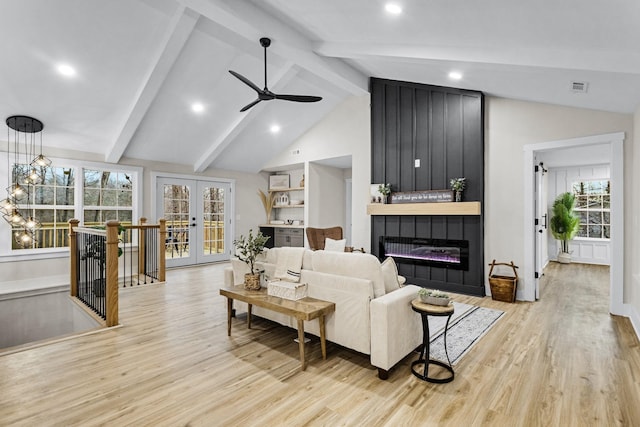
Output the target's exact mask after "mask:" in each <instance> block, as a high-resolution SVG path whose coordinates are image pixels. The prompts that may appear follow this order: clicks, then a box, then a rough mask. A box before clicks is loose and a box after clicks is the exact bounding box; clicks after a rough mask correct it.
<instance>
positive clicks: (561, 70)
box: [0, 0, 640, 172]
mask: <svg viewBox="0 0 640 427" xmlns="http://www.w3.org/2000/svg"><path fill="white" fill-rule="evenodd" d="M396 3H397V4H398V5H399V6H401V8H402V12H401V13H400V14H398V15H392V14H389V13H387V12H385V4H386V2H385V1H380V0H322V1H318V0H228V1H222V0H108V1H105V0H56V1H51V0H9V1H3V2H0V16H2V17H3V23H2V26H0V52H2V54H3V60H2V63H3V65H2V66H1V67H0V114H1V115H4V117H8V116H11V115H14V114H26V115H31V116H34V117H37V118H38V119H40V120H42V121H43V122H44V124H45V142H44V143H45V145H46V146H51V147H58V148H64V149H70V150H79V151H85V152H91V153H98V154H100V155H102V156H104V159H105V161H108V162H118V161H120V159H122V158H123V157H128V158H140V159H147V160H152V161H163V162H172V163H179V164H183V165H189V166H190V167H192V168H193V170H194V171H204V170H206V169H208V168H218V169H230V170H240V171H247V172H256V171H259V170H260V169H261V168H262V166H263V165H264V164H266V163H267V162H268V160H269V159H270V158H271V157H273V156H274V155H275V154H277V153H278V152H280V151H281V150H283V149H285V148H286V147H288V146H289V145H290V144H291V143H292V142H293V141H295V140H296V139H297V138H298V137H300V136H301V135H302V134H303V133H304V132H305V131H307V130H308V129H309V128H310V127H312V126H313V125H314V124H315V123H317V122H318V121H319V120H321V119H322V118H323V117H324V116H325V115H326V114H327V113H328V112H330V111H331V110H332V109H333V108H335V107H336V106H337V105H338V104H339V103H340V102H342V101H343V100H345V99H346V98H347V97H350V96H362V95H365V94H367V88H368V78H369V77H370V76H375V77H381V78H389V79H396V80H406V81H413V82H419V83H426V84H433V85H442V86H453V87H460V88H465V89H473V90H480V91H483V92H484V93H486V94H488V95H493V96H500V97H508V98H516V99H523V100H529V101H537V102H547V103H553V104H560V105H567V106H574V107H581V108H590V109H599V110H606V111H613V112H621V113H633V112H634V111H635V109H636V108H637V107H638V105H639V104H640V50H639V49H638V46H640V25H638V23H640V2H638V1H637V0H618V1H615V2H602V1H595V0H563V1H557V0H553V1H552V0H540V1H536V2H513V1H512V0H486V1H483V2H470V1H468V0H447V1H442V0H430V1H424V0H396ZM265 36H267V37H270V38H271V39H272V45H271V47H270V48H269V50H268V77H269V78H268V82H267V83H268V86H269V89H270V90H272V91H273V92H276V93H286V94H304V95H318V96H322V97H323V100H322V101H320V102H317V103H304V104H303V103H295V102H287V101H281V100H275V101H269V102H261V103H259V104H258V105H256V106H255V107H253V108H252V109H250V110H249V111H247V112H244V113H241V112H240V111H239V110H240V109H241V108H242V107H243V106H244V105H246V104H248V103H250V102H252V101H253V100H254V99H255V98H256V93H255V92H254V91H253V90H252V89H250V88H249V87H248V86H246V85H245V84H243V83H242V82H240V81H239V80H237V79H236V78H234V77H233V76H232V75H231V74H229V72H228V70H234V71H236V72H238V73H240V74H242V75H243V76H245V77H247V78H248V79H250V80H251V81H253V82H255V83H256V85H257V86H259V87H262V86H263V85H264V70H263V65H264V62H263V61H264V57H263V54H264V52H263V49H262V47H261V46H260V44H259V42H258V40H259V39H260V38H261V37H265ZM60 64H68V65H70V66H72V67H73V68H74V70H75V75H74V76H66V77H65V76H63V75H60V74H59V73H58V71H57V67H58V66H59V65H60ZM451 71H457V72H459V73H461V74H462V78H461V79H459V80H455V81H454V80H451V79H450V78H449V77H448V74H449V73H450V72H451ZM573 82H580V83H586V89H587V90H586V92H575V91H573V90H572V88H573V86H572V85H573ZM196 103H200V104H201V105H202V111H200V112H194V111H193V110H192V106H193V105H194V104H196ZM273 125H278V126H279V128H280V131H279V132H277V133H272V132H271V131H270V129H271V127H272V126H273ZM0 138H1V137H0ZM2 139H4V138H2Z"/></svg>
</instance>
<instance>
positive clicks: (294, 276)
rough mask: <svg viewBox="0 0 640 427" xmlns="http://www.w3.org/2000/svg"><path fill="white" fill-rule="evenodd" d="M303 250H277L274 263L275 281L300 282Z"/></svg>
mask: <svg viewBox="0 0 640 427" xmlns="http://www.w3.org/2000/svg"><path fill="white" fill-rule="evenodd" d="M303 256H304V248H288V247H284V248H279V249H278V262H277V263H276V272H275V274H274V275H275V277H276V279H281V280H286V281H288V282H296V283H297V282H299V281H300V270H302V257H303Z"/></svg>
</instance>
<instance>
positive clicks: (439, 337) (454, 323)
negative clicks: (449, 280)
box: [429, 302, 504, 365]
mask: <svg viewBox="0 0 640 427" xmlns="http://www.w3.org/2000/svg"><path fill="white" fill-rule="evenodd" d="M454 307H455V311H454V313H453V316H451V321H450V322H449V330H448V331H447V350H448V352H449V359H450V360H451V364H453V365H455V364H456V363H457V362H458V361H459V360H460V358H461V357H462V356H464V355H465V353H467V352H468V351H469V350H470V349H471V347H473V346H474V345H475V344H476V343H477V342H478V341H479V340H480V338H482V337H483V336H484V335H485V334H486V333H487V332H488V331H489V329H491V327H492V326H493V325H495V323H496V322H497V321H498V319H500V317H502V315H503V314H504V311H500V310H495V309H491V308H485V307H476V306H472V305H468V304H459V303H455V302H454ZM458 310H460V313H458ZM445 323H446V317H434V316H429V332H430V335H431V338H430V342H431V344H430V347H431V348H430V353H431V358H432V359H436V360H443V361H446V360H447V357H446V355H445V352H444V334H443V333H444V326H445Z"/></svg>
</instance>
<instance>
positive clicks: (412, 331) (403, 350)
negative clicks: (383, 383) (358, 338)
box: [370, 285, 422, 371]
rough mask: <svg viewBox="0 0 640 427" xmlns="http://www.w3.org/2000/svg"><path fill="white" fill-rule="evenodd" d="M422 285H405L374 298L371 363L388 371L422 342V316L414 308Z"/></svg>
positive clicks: (371, 309) (371, 312) (372, 304)
mask: <svg viewBox="0 0 640 427" xmlns="http://www.w3.org/2000/svg"><path fill="white" fill-rule="evenodd" d="M418 290H420V287H419V286H416V285H406V286H404V287H402V288H400V289H397V290H395V291H393V292H389V293H388V294H385V295H383V296H381V297H378V298H376V299H374V300H372V301H371V303H370V305H371V307H370V314H371V364H372V365H373V366H375V367H377V368H379V369H382V370H385V371H388V370H389V369H391V368H392V367H393V366H394V365H395V364H396V363H398V362H399V361H401V360H402V359H404V358H405V357H406V356H407V355H408V354H409V353H411V352H412V351H413V350H415V349H416V348H417V347H418V346H420V345H421V344H422V320H421V318H420V315H419V314H418V313H416V312H415V311H413V309H412V308H411V301H412V300H414V299H415V298H416V297H417V295H418Z"/></svg>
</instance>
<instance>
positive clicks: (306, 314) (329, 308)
mask: <svg viewBox="0 0 640 427" xmlns="http://www.w3.org/2000/svg"><path fill="white" fill-rule="evenodd" d="M220 295H223V296H225V297H227V335H228V336H231V317H232V313H233V300H234V299H236V300H238V301H243V302H246V303H247V304H248V309H247V328H249V329H251V309H252V307H253V306H254V305H255V306H257V307H262V308H266V309H268V310H272V311H276V312H278V313H283V314H286V315H289V316H291V317H295V318H296V319H297V320H298V348H299V350H300V363H301V365H302V370H303V371H304V370H305V369H306V368H307V362H306V358H305V353H304V321H305V320H307V321H309V320H313V319H318V322H319V326H320V346H321V348H322V358H323V359H325V360H326V358H327V344H326V338H325V327H324V317H325V316H326V315H327V314H329V313H333V312H334V311H335V310H336V304H335V303H333V302H329V301H322V300H319V299H315V298H310V297H306V298H302V299H299V300H295V301H293V300H288V299H284V298H279V297H274V296H270V295H267V290H266V288H262V289H260V290H257V291H249V290H246V289H245V288H244V285H238V286H233V287H230V288H222V289H220Z"/></svg>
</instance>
